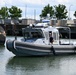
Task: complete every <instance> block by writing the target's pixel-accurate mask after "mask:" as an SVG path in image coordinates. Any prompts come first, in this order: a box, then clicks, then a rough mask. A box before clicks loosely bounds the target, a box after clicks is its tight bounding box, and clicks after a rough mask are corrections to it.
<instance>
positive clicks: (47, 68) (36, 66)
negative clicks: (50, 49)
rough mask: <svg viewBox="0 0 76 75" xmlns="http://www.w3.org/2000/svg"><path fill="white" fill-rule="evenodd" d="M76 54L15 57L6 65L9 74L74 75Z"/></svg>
mask: <svg viewBox="0 0 76 75" xmlns="http://www.w3.org/2000/svg"><path fill="white" fill-rule="evenodd" d="M75 57H76V55H67V56H52V57H13V58H11V59H10V60H9V61H8V63H7V65H6V74H7V75H68V74H69V75H73V74H76V71H75V67H76V63H75V61H76V58H75Z"/></svg>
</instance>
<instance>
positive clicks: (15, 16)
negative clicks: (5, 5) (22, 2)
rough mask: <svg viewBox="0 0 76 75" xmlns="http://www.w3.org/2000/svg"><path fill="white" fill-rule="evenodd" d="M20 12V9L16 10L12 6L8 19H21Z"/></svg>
mask: <svg viewBox="0 0 76 75" xmlns="http://www.w3.org/2000/svg"><path fill="white" fill-rule="evenodd" d="M21 13H22V10H21V9H20V8H17V7H16V6H12V7H11V8H9V17H11V19H18V18H19V17H21V16H22V15H21Z"/></svg>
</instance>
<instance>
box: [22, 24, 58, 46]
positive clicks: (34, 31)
mask: <svg viewBox="0 0 76 75" xmlns="http://www.w3.org/2000/svg"><path fill="white" fill-rule="evenodd" d="M22 33H23V37H24V38H23V41H26V42H30V43H36V44H43V45H45V44H46V45H48V44H51V43H50V34H51V36H52V37H53V40H54V42H53V44H59V31H58V29H57V28H55V27H52V26H48V25H47V24H45V23H41V26H40V24H39V25H38V24H37V25H35V26H34V27H27V28H23V29H22Z"/></svg>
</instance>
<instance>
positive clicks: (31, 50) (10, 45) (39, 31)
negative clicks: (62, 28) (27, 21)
mask: <svg viewBox="0 0 76 75" xmlns="http://www.w3.org/2000/svg"><path fill="white" fill-rule="evenodd" d="M22 32H23V38H22V39H21V41H19V40H13V41H12V40H7V41H6V47H7V49H8V50H9V51H11V52H12V53H14V54H15V55H16V56H45V55H52V54H54V55H56V54H59V53H75V51H76V46H75V44H71V43H70V41H69V43H63V44H61V43H60V39H59V30H58V28H57V27H52V26H49V25H48V24H47V23H38V24H36V25H35V26H29V27H27V28H23V29H22ZM49 33H51V34H52V37H53V39H54V42H53V44H51V43H50V40H49ZM69 40H70V39H69Z"/></svg>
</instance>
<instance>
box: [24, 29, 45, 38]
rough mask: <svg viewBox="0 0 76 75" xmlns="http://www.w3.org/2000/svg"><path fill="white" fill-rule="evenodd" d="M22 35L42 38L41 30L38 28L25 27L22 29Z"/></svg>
mask: <svg viewBox="0 0 76 75" xmlns="http://www.w3.org/2000/svg"><path fill="white" fill-rule="evenodd" d="M23 36H24V38H25V39H33V38H44V35H43V33H42V30H39V29H30V30H27V29H26V30H25V31H24V34H23Z"/></svg>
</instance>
